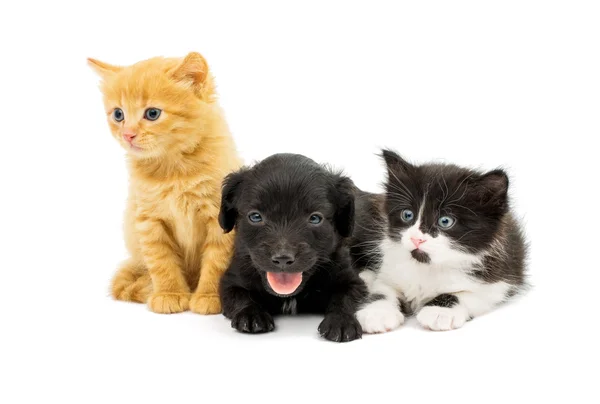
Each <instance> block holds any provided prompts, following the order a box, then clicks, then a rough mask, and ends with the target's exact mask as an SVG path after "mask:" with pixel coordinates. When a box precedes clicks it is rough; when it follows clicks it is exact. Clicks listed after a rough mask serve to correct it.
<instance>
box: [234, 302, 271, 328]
mask: <svg viewBox="0 0 600 404" xmlns="http://www.w3.org/2000/svg"><path fill="white" fill-rule="evenodd" d="M231 326H232V327H233V328H235V329H236V330H238V331H240V332H247V333H250V334H259V333H263V332H269V331H273V330H274V329H275V323H274V322H273V317H272V316H271V315H270V314H269V313H267V312H266V311H264V310H261V309H258V308H255V307H247V308H245V309H243V310H241V311H240V312H239V313H237V314H236V315H234V316H233V318H232V319H231Z"/></svg>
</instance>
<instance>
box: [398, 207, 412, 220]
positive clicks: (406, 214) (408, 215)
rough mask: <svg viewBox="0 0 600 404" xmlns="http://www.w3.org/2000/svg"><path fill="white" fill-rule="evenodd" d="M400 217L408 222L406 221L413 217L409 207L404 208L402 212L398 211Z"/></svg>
mask: <svg viewBox="0 0 600 404" xmlns="http://www.w3.org/2000/svg"><path fill="white" fill-rule="evenodd" d="M400 217H402V220H403V221H405V222H406V223H408V222H411V221H412V220H413V219H414V218H415V214H414V213H413V211H412V210H410V209H404V210H403V211H402V213H400Z"/></svg>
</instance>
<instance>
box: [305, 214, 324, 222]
mask: <svg viewBox="0 0 600 404" xmlns="http://www.w3.org/2000/svg"><path fill="white" fill-rule="evenodd" d="M322 221H323V216H321V215H319V214H316V213H313V214H312V215H310V217H309V218H308V222H309V223H310V224H320V223H321V222H322Z"/></svg>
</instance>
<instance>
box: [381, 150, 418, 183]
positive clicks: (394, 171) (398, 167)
mask: <svg viewBox="0 0 600 404" xmlns="http://www.w3.org/2000/svg"><path fill="white" fill-rule="evenodd" d="M381 157H382V158H383V160H385V164H386V166H387V169H388V178H393V177H395V176H397V175H398V174H408V173H409V172H410V171H411V170H412V169H413V168H414V166H413V165H412V164H410V163H409V162H408V161H406V160H404V159H403V158H402V157H400V155H399V154H398V153H396V152H394V151H392V150H389V149H383V150H382V151H381Z"/></svg>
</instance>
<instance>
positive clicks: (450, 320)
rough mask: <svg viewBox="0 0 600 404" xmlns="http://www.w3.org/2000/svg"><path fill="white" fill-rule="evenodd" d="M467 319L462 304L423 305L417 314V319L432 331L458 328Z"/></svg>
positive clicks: (465, 310)
mask: <svg viewBox="0 0 600 404" xmlns="http://www.w3.org/2000/svg"><path fill="white" fill-rule="evenodd" d="M468 320H469V313H467V309H465V308H464V307H462V306H454V307H440V306H425V307H423V308H422V309H421V311H420V312H419V314H417V321H418V322H419V324H421V325H422V326H423V327H424V328H427V329H429V330H432V331H448V330H454V329H456V328H460V327H462V326H463V325H465V323H466V322H467V321H468Z"/></svg>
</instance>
